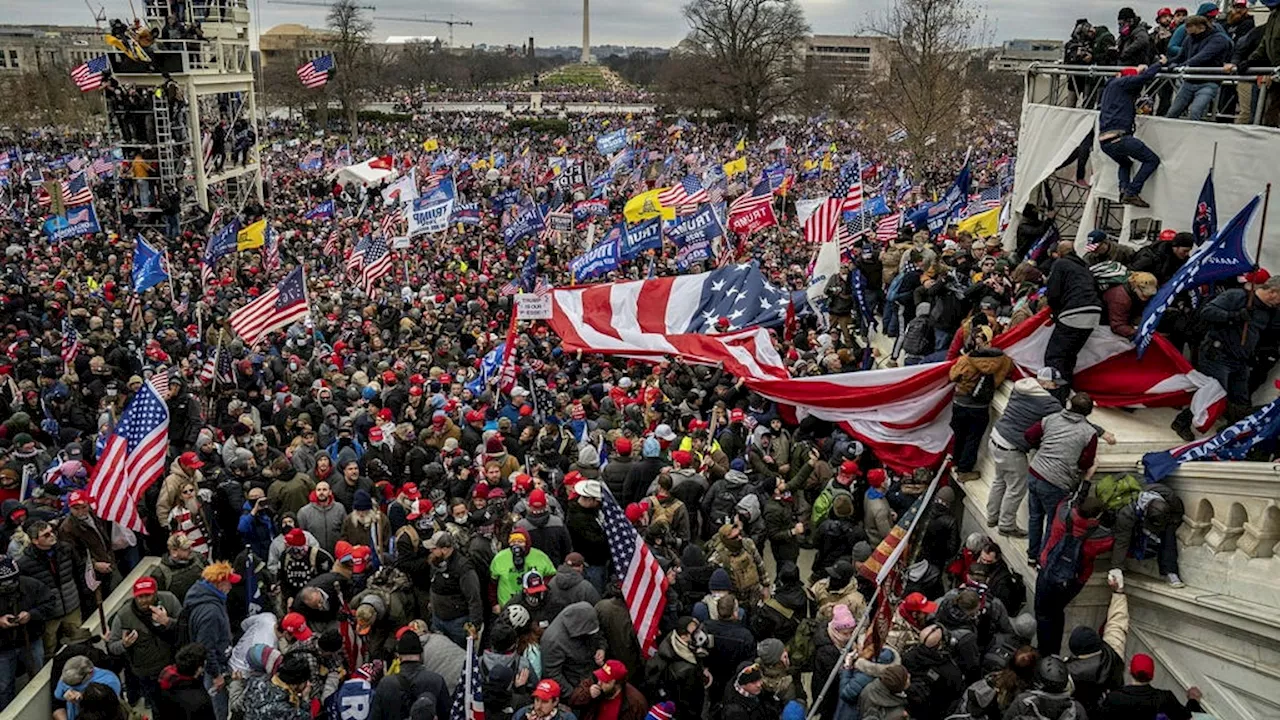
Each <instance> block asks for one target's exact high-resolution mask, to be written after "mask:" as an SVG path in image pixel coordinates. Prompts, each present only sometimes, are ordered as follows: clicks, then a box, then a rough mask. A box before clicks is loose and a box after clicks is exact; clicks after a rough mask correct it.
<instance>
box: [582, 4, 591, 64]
mask: <svg viewBox="0 0 1280 720" xmlns="http://www.w3.org/2000/svg"><path fill="white" fill-rule="evenodd" d="M590 62H591V0H582V64H583V65H586V64H588V63H590Z"/></svg>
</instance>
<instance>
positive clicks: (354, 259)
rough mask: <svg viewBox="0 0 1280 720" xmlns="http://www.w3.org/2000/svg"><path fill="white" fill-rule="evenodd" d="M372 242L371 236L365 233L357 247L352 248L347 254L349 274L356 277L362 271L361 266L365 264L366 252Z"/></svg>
mask: <svg viewBox="0 0 1280 720" xmlns="http://www.w3.org/2000/svg"><path fill="white" fill-rule="evenodd" d="M370 242H371V239H370V237H369V236H368V235H365V236H364V237H362V238H360V240H359V241H358V242H356V245H355V247H353V248H351V252H350V253H349V254H348V255H347V275H348V276H350V277H355V276H356V275H358V274H359V273H360V268H361V266H363V265H364V253H365V251H366V250H368V248H369V243H370Z"/></svg>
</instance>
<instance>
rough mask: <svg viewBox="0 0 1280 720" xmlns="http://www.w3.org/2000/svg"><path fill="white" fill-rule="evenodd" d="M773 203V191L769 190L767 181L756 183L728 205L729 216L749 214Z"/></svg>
mask: <svg viewBox="0 0 1280 720" xmlns="http://www.w3.org/2000/svg"><path fill="white" fill-rule="evenodd" d="M772 202H773V191H772V190H770V189H769V183H768V181H765V182H761V183H757V184H756V186H755V187H753V188H751V190H750V191H749V192H746V193H743V194H742V195H739V196H738V197H736V198H734V200H733V202H731V203H729V214H730V215H738V214H740V213H746V212H751V211H752V210H754V209H756V208H757V207H759V206H761V205H768V204H769V203H772Z"/></svg>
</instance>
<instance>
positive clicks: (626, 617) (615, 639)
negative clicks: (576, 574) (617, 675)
mask: <svg viewBox="0 0 1280 720" xmlns="http://www.w3.org/2000/svg"><path fill="white" fill-rule="evenodd" d="M595 607H596V617H598V618H599V619H600V634H601V635H603V636H604V640H605V646H606V648H607V650H606V651H605V654H606V655H608V656H609V657H611V658H614V659H617V660H621V661H622V664H623V665H626V666H627V667H629V668H640V667H644V655H643V654H642V653H641V652H640V642H639V641H638V640H637V639H636V631H635V626H634V625H633V624H632V621H631V611H629V610H627V604H626V602H624V601H623V599H622V598H620V597H612V598H607V599H605V600H601V601H600V602H598V603H596V606H595ZM637 680H638V678H637Z"/></svg>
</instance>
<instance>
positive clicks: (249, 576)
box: [244, 553, 267, 616]
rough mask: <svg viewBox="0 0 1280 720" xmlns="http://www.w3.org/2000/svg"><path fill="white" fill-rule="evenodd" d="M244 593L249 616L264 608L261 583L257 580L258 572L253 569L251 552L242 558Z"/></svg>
mask: <svg viewBox="0 0 1280 720" xmlns="http://www.w3.org/2000/svg"><path fill="white" fill-rule="evenodd" d="M244 595H245V598H246V599H247V600H248V602H249V612H248V614H249V615H250V616H253V615H257V614H258V613H260V612H262V611H263V609H264V608H266V606H267V603H266V600H264V599H263V597H262V583H260V582H258V573H257V572H256V571H255V570H254V569H253V553H249V554H248V555H247V556H246V557H245V560H244Z"/></svg>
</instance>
